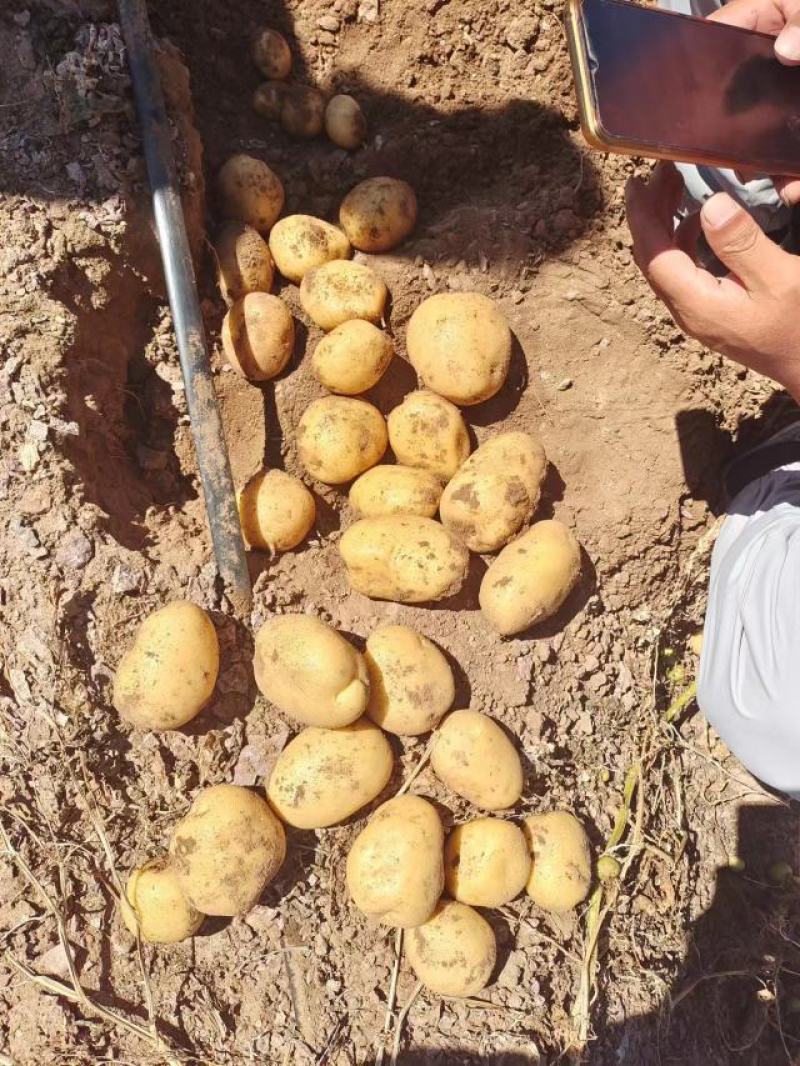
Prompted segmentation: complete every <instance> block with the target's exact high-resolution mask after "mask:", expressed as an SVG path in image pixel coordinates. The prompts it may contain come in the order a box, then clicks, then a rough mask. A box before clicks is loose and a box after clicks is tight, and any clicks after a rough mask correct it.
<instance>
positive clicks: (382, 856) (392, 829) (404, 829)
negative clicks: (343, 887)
mask: <svg viewBox="0 0 800 1066" xmlns="http://www.w3.org/2000/svg"><path fill="white" fill-rule="evenodd" d="M443 843H444V830H443V829H442V822H441V819H440V818H439V814H438V812H437V810H436V808H435V807H434V806H433V804H432V803H428V801H427V800H424V799H422V797H421V796H397V797H396V798H395V799H391V800H389V802H388V803H384V804H383V806H382V807H379V808H378V809H377V811H375V813H374V814H373V815H372V817H371V818H370V819H369V821H368V822H367V825H366V827H365V828H364V829H362V830H361V832H360V833H359V834H358V836H357V837H356V839H355V843H354V844H353V846H352V848H351V849H350V854H349V855H348V856H347V887H348V890H349V892H350V896H351V898H352V900H353V903H355V905H356V907H358V909H359V910H360V911H361V912H362V913H363V914H366V915H367V916H368V917H371V918H377V919H378V921H379V922H381V923H382V924H383V925H390V926H397V927H399V928H401V929H412V928H413V927H414V926H417V925H422V923H423V922H427V920H428V919H429V918H430V916H431V915H432V914H433V912H434V910H435V909H436V904H437V903H438V902H439V896H441V894H442V889H443V887H444V870H443V868H442V844H443Z"/></svg>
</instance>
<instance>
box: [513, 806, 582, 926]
mask: <svg viewBox="0 0 800 1066" xmlns="http://www.w3.org/2000/svg"><path fill="white" fill-rule="evenodd" d="M522 828H523V832H524V833H525V838H526V840H527V843H528V848H529V850H530V854H531V859H532V866H531V872H530V876H529V878H528V882H527V885H526V888H527V892H528V895H529V896H530V897H531V899H532V900H533V902H534V903H537V904H538V905H539V906H540V907H542V908H544V910H547V911H553V912H554V913H556V914H564V913H565V912H566V911H570V910H572V908H573V907H577V906H578V904H579V903H583V901H584V900H585V899H586V897H587V896H588V894H589V889H590V887H591V884H592V853H591V849H590V847H589V838H588V837H587V835H586V830H585V829H584V828H583V826H582V825H581V823H580V822H579V821H578V819H577V818H576V817H575V815H574V814H571V813H570V812H569V811H547V812H545V813H544V814H529V815H528V817H527V818H526V819H525V820H524V822H523V823H522Z"/></svg>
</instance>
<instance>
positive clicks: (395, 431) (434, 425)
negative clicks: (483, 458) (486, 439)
mask: <svg viewBox="0 0 800 1066" xmlns="http://www.w3.org/2000/svg"><path fill="white" fill-rule="evenodd" d="M387 422H388V426H389V443H390V444H391V446H392V451H393V452H394V454H395V455H396V456H397V461H398V463H403V464H404V465H405V466H418V467H420V468H421V469H423V470H430V472H431V473H432V474H436V476H437V477H440V478H442V479H443V480H445V481H449V480H450V478H451V477H452V476H453V475H454V474H455V472H456V471H457V470H458V468H459V467H460V466H461V464H462V463H463V462H464V460H465V459H466V458H467V456H468V455H469V436H468V434H467V427H466V425H465V424H464V419H463V418H462V417H461V412H460V411H459V409H458V408H457V407H456V406H455V405H454V404H452V403H450V401H449V400H445V399H443V398H442V397H441V396H437V395H436V393H435V392H428V391H427V390H426V389H419V390H417V391H416V392H410V393H409V394H408V396H406V398H405V399H404V400H403V402H402V403H401V404H400V406H399V407H395V408H394V410H393V411H390V412H389V417H388V419H387Z"/></svg>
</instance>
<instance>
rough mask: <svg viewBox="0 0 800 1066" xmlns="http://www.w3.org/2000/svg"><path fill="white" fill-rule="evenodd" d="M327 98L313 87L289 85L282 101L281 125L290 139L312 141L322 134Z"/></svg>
mask: <svg viewBox="0 0 800 1066" xmlns="http://www.w3.org/2000/svg"><path fill="white" fill-rule="evenodd" d="M324 121H325V97H324V96H323V95H322V93H321V92H320V91H319V89H315V88H313V86H311V85H289V86H287V87H286V92H285V93H284V94H283V100H282V101H281V125H282V126H283V128H284V129H285V130H286V132H287V133H288V134H289V136H290V137H296V138H297V139H298V140H310V139H311V138H312V137H316V136H317V135H318V134H320V133H322V126H323V123H324Z"/></svg>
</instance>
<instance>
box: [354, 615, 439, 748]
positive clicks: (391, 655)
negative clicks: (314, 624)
mask: <svg viewBox="0 0 800 1066" xmlns="http://www.w3.org/2000/svg"><path fill="white" fill-rule="evenodd" d="M365 658H366V662H367V669H368V671H369V703H368V704H367V714H368V715H369V716H370V718H371V719H372V720H373V722H375V723H376V724H377V725H379V726H380V727H381V729H385V730H386V732H387V733H397V734H399V735H400V736H418V735H419V734H420V733H427V732H428V731H429V730H431V729H433V728H434V727H435V726H436V725H437V724H438V722H439V720H440V719H441V718H442V716H443V715H445V714H446V713H447V712H448V711H449V710H450V708H451V707H452V705H453V700H454V698H455V681H454V680H453V671H452V670H451V669H450V664H449V663H448V661H447V659H446V658H445V657H444V655H443V654H442V652H441V651H440V650H439V649H438V648H437V647H436V645H435V644H434V643H433V641H431V640H428V638H427V637H423V636H422V634H421V633H415V632H414V630H413V629H410V628H409V627H408V626H403V625H384V626H379V627H378V628H377V629H376V630H375V631H374V632H373V633H371V634H370V636H369V637H368V638H367V651H366V655H365Z"/></svg>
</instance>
